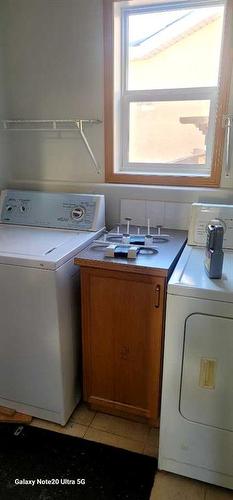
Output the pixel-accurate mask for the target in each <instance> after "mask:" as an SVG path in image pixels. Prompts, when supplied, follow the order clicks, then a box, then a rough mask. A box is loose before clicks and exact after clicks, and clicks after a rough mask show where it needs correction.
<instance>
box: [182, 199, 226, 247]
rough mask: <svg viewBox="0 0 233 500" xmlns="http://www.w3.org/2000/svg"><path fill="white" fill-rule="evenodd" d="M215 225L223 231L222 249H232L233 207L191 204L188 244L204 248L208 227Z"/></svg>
mask: <svg viewBox="0 0 233 500" xmlns="http://www.w3.org/2000/svg"><path fill="white" fill-rule="evenodd" d="M215 223H217V224H220V225H222V227H223V230H224V237H223V248H229V249H233V205H220V204H207V203H193V205H192V213H191V223H190V229H189V235H188V244H189V245H197V246H205V245H206V241H207V228H208V225H209V224H215Z"/></svg>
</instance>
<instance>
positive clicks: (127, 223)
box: [125, 217, 132, 234]
mask: <svg viewBox="0 0 233 500" xmlns="http://www.w3.org/2000/svg"><path fill="white" fill-rule="evenodd" d="M125 220H126V232H127V234H129V233H130V229H129V228H130V222H131V220H132V219H131V217H125Z"/></svg>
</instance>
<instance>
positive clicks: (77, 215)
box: [71, 207, 85, 220]
mask: <svg viewBox="0 0 233 500" xmlns="http://www.w3.org/2000/svg"><path fill="white" fill-rule="evenodd" d="M84 215H85V210H84V208H83V207H77V208H74V209H73V210H72V212H71V218H72V219H73V220H81V219H82V218H83V217H84Z"/></svg>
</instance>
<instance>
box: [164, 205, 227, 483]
mask: <svg viewBox="0 0 233 500" xmlns="http://www.w3.org/2000/svg"><path fill="white" fill-rule="evenodd" d="M205 208H206V207H205ZM206 210H208V208H206ZM211 210H212V207H211ZM224 210H225V209H224ZM194 212H195V213H196V207H195V208H194ZM232 213H233V207H232V206H231V207H229V210H227V214H228V215H227V217H226V218H225V220H223V223H224V225H225V238H224V246H225V250H224V264H223V274H222V278H221V279H210V278H209V277H208V275H207V273H206V271H205V269H204V260H205V248H204V246H197V242H196V241H195V238H196V239H197V240H198V242H199V244H204V241H205V239H206V234H205V235H204V233H205V229H206V223H207V220H209V219H208V216H207V214H206V212H205V210H204V211H203V214H204V215H203V214H202V215H201V218H202V222H200V218H198V219H197V220H196V222H195V224H196V226H195V228H194V227H192V224H191V231H192V234H191V236H190V237H189V243H190V244H189V245H187V246H186V248H185V250H184V252H183V254H182V256H181V258H180V260H179V262H178V264H177V266H176V268H175V271H174V273H173V275H172V277H171V279H170V281H169V284H168V296H167V311H166V328H165V347H164V369H163V384H162V405H161V426H160V446H159V469H160V470H165V471H170V472H173V473H175V474H179V475H183V476H187V477H191V478H194V479H198V480H201V481H205V482H208V483H211V484H216V485H219V486H224V487H226V488H230V489H233V376H232V373H233V372H232V369H233V368H232V367H233V251H232V250H231V249H230V247H231V245H232V241H233V240H232V237H233V217H232ZM214 219H216V214H215V215H214Z"/></svg>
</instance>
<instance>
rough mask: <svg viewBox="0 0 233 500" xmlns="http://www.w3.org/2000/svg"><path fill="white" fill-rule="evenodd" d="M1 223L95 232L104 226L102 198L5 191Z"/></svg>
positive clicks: (0, 209) (84, 195) (69, 194)
mask: <svg viewBox="0 0 233 500" xmlns="http://www.w3.org/2000/svg"><path fill="white" fill-rule="evenodd" d="M0 219H1V223H5V224H17V225H18V224H19V225H23V226H36V227H37V226H38V227H53V228H57V229H79V230H83V231H98V230H99V229H102V228H104V227H105V200H104V195H95V194H74V193H43V192H40V191H17V190H14V191H13V190H6V191H2V194H1V206H0Z"/></svg>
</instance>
